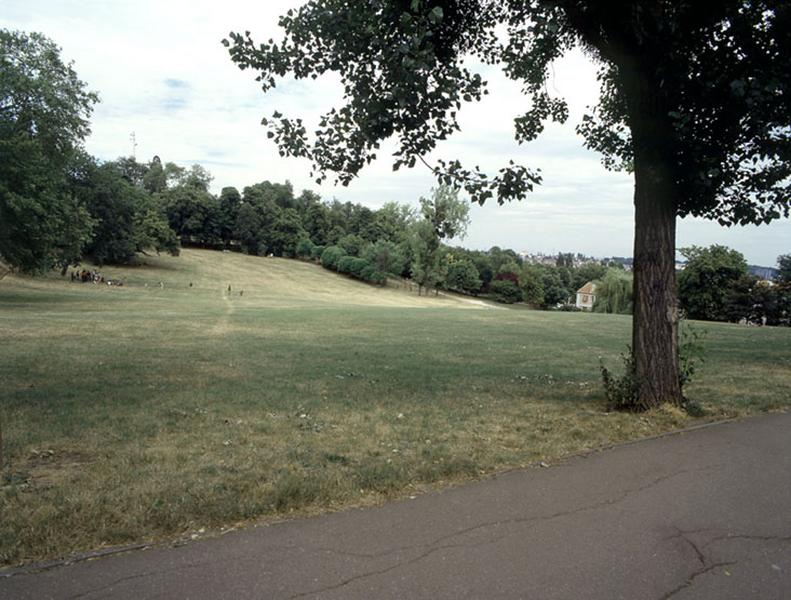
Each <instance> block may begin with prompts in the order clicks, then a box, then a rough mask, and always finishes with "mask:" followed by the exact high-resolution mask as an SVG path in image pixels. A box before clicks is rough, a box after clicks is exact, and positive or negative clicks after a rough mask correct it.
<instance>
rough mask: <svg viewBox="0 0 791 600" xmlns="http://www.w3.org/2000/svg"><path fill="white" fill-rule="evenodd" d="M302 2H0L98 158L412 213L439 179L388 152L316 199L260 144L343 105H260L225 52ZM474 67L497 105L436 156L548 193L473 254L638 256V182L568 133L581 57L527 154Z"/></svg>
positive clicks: (267, 31) (500, 93) (772, 229)
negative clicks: (393, 203) (286, 186)
mask: <svg viewBox="0 0 791 600" xmlns="http://www.w3.org/2000/svg"><path fill="white" fill-rule="evenodd" d="M301 3H302V2H301V1H298V0H294V1H285V0H279V1H273V0H268V1H267V2H256V3H252V2H246V1H241V0H226V1H224V2H221V3H217V2H208V1H206V0H199V1H194V2H186V1H183V0H182V1H171V2H160V1H156V2H155V1H154V0H136V1H134V2H131V1H107V0H80V1H77V0H34V1H31V0H3V1H2V14H1V15H0V26H2V27H8V28H12V29H23V30H27V31H33V30H35V31H41V32H43V33H44V34H46V35H48V36H49V37H51V38H52V39H53V40H55V41H56V43H58V44H59V45H61V46H62V47H63V56H64V57H65V58H66V59H69V60H74V61H75V68H76V70H77V72H78V73H79V75H80V77H81V78H82V79H83V80H85V81H86V82H88V84H89V86H90V88H91V89H94V90H96V91H98V92H99V94H100V96H101V100H102V101H101V103H100V104H99V105H98V106H97V107H96V111H95V113H94V115H93V118H92V123H93V133H92V135H91V136H90V138H89V139H88V141H87V148H88V150H89V151H90V152H91V153H93V154H94V155H96V156H98V157H100V158H102V159H106V160H109V159H113V158H116V157H117V156H120V155H128V154H130V153H131V151H132V146H131V141H130V139H129V135H130V133H131V132H132V131H134V132H135V134H136V139H137V143H138V146H137V155H138V157H139V158H140V159H141V160H145V159H148V158H150V157H151V156H153V155H154V154H157V155H159V156H161V157H162V158H163V160H171V161H174V162H177V163H180V164H187V163H190V162H200V163H202V164H203V165H204V166H206V167H207V168H208V169H209V170H210V171H211V172H212V173H213V175H214V176H215V181H214V184H215V187H216V189H217V190H219V188H221V187H223V186H226V185H235V186H237V187H239V188H242V187H244V186H245V185H249V184H252V183H254V182H257V181H261V180H264V179H271V180H275V181H282V180H284V179H289V180H291V182H292V183H293V184H294V186H295V188H297V189H301V188H305V187H307V188H311V189H317V191H319V192H320V193H321V194H322V196H324V197H325V198H331V197H333V196H336V197H338V198H339V199H342V200H350V201H352V202H360V203H363V204H366V205H369V206H371V207H378V206H381V205H382V204H383V203H384V202H386V201H389V200H398V201H400V202H413V203H414V202H416V201H417V198H418V197H420V196H421V195H426V194H427V193H428V192H429V189H430V188H431V187H432V185H434V181H433V179H432V177H431V175H430V173H429V172H428V171H427V170H426V169H425V168H421V167H420V166H418V167H416V168H415V169H413V170H401V171H399V172H397V173H393V172H392V169H391V160H390V156H389V155H388V152H387V150H388V149H389V150H390V151H392V148H393V146H392V144H388V143H385V144H383V151H382V152H381V153H380V156H381V158H380V159H379V160H377V161H376V162H375V163H374V164H372V165H370V166H369V167H368V168H367V169H366V170H364V171H363V173H362V174H361V176H360V177H359V178H357V179H356V180H355V181H353V182H352V184H351V185H350V186H349V187H347V188H343V187H337V188H336V187H333V186H331V185H323V186H321V188H318V187H317V186H316V185H315V183H314V182H313V181H311V179H310V177H309V171H310V168H309V165H308V164H307V163H306V162H305V161H302V160H295V159H282V158H280V157H279V156H278V153H277V150H276V148H275V147H274V145H273V144H272V143H271V142H270V141H268V140H267V139H266V136H265V130H264V128H263V127H261V125H260V120H261V118H262V117H263V116H269V115H271V113H272V112H273V111H274V110H276V109H279V110H281V111H282V112H284V113H285V114H289V115H294V116H302V117H304V118H305V120H306V123H307V124H309V125H310V124H311V123H315V122H316V120H317V119H318V116H319V115H320V114H321V112H323V111H324V110H326V109H328V108H329V107H331V106H332V105H333V104H337V103H338V101H339V99H340V88H339V86H338V83H337V81H332V80H318V81H315V82H314V81H310V82H304V81H299V82H294V81H285V82H283V84H281V85H279V87H278V88H277V89H276V90H274V91H273V92H271V93H269V94H268V95H266V96H264V95H263V94H262V93H261V91H260V89H259V88H258V85H257V84H256V82H255V81H254V80H253V79H254V74H253V73H251V72H250V71H245V72H242V71H239V70H238V69H237V68H236V66H235V65H233V64H232V63H231V61H230V59H229V57H228V54H227V50H226V49H225V48H224V47H223V46H222V45H221V44H220V40H221V39H222V38H223V37H225V36H226V35H227V34H228V33H229V32H230V31H245V30H248V29H249V30H250V31H251V32H252V33H253V35H254V37H255V38H256V39H259V40H265V39H268V38H270V37H275V38H276V37H278V35H279V33H278V28H277V16H278V15H280V14H283V13H284V12H285V11H286V10H287V9H288V8H290V7H293V6H298V5H299V4H301ZM480 69H481V71H482V73H483V75H484V76H485V78H486V79H488V80H489V82H490V83H489V87H490V91H491V94H490V95H489V96H487V97H486V98H485V99H484V101H482V102H481V103H478V104H473V105H467V106H465V107H463V109H462V112H461V113H460V119H461V125H462V131H461V132H460V133H459V134H457V135H456V136H454V137H453V138H452V139H450V140H447V141H446V142H444V143H443V144H441V145H440V146H439V147H438V149H437V151H436V152H435V153H434V154H433V155H432V157H429V158H430V159H436V158H439V157H442V158H459V159H460V160H461V161H462V163H464V164H466V165H470V166H472V165H476V164H477V165H480V166H481V167H482V168H484V169H487V170H495V169H497V168H500V167H501V166H503V164H504V163H506V162H507V161H508V160H509V159H514V160H515V161H517V162H519V163H522V164H525V165H527V166H530V167H532V168H540V169H541V172H542V176H543V185H541V186H540V187H538V188H536V191H535V192H534V194H533V195H532V196H531V197H530V198H529V199H528V200H525V201H523V202H519V203H513V204H510V205H506V206H502V207H501V206H497V204H496V203H490V204H489V205H487V206H484V207H477V206H474V207H473V209H472V219H473V221H472V226H471V228H470V232H469V235H468V238H467V239H466V240H465V243H466V244H467V245H470V246H474V247H479V248H488V247H490V246H493V245H499V246H503V247H512V248H514V249H517V250H532V251H546V252H549V251H553V250H555V251H558V250H564V251H580V252H585V253H588V254H594V255H608V254H616V255H630V254H631V247H632V218H633V214H632V198H631V196H632V181H631V179H630V177H629V176H628V175H625V174H622V173H608V172H607V171H605V170H604V169H603V168H602V167H601V165H600V162H599V157H598V156H597V155H596V154H595V153H593V152H590V151H587V150H585V149H584V148H582V142H581V140H580V139H579V138H578V137H577V136H576V134H575V133H574V125H575V124H576V123H577V122H578V120H579V117H580V116H581V115H582V114H583V112H584V110H585V107H586V106H587V105H590V104H592V103H594V102H595V100H596V94H597V89H598V88H597V83H596V78H595V68H594V67H593V66H592V65H591V64H590V63H589V62H588V61H587V59H586V58H585V57H584V56H583V55H582V54H581V53H580V52H573V53H571V54H570V55H569V56H567V57H565V58H564V59H562V60H560V61H558V62H557V64H556V65H555V66H554V73H553V76H552V77H551V79H550V81H549V84H548V85H549V89H550V91H551V92H554V93H558V94H562V95H565V96H566V98H567V99H568V100H569V104H570V112H571V118H570V119H569V123H567V124H566V125H563V126H560V125H550V126H549V127H548V128H547V131H545V133H544V134H543V135H542V136H541V137H540V138H539V140H538V141H536V142H534V143H532V144H528V145H525V146H519V145H517V144H516V142H515V141H514V138H513V119H514V117H516V116H518V115H519V114H521V113H523V112H524V111H525V110H526V108H528V106H527V99H526V97H525V96H524V95H522V93H521V90H520V86H519V84H518V83H515V82H513V81H509V80H507V79H506V78H505V77H504V76H503V75H502V74H501V73H500V72H499V71H497V70H496V69H492V68H491V67H485V66H483V67H480ZM789 240H791V223H790V222H789V221H788V220H786V221H783V222H780V223H777V224H773V225H771V226H769V227H762V228H754V227H751V228H747V229H731V230H728V229H723V228H720V227H719V226H717V225H716V224H713V223H708V222H702V221H687V220H683V221H681V222H680V223H679V245H680V246H681V245H689V244H692V243H695V244H709V243H714V242H716V243H723V244H727V245H730V246H732V247H734V248H736V249H738V250H740V251H742V252H743V253H745V255H746V256H747V258H748V260H749V261H750V262H754V263H760V264H773V263H774V259H775V257H776V256H777V255H778V254H780V253H785V252H789V251H791V248H789Z"/></svg>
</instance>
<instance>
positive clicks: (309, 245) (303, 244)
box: [294, 237, 316, 258]
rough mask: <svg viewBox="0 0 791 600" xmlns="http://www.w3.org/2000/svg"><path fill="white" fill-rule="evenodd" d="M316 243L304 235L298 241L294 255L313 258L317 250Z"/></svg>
mask: <svg viewBox="0 0 791 600" xmlns="http://www.w3.org/2000/svg"><path fill="white" fill-rule="evenodd" d="M315 249H316V244H314V243H313V242H311V241H310V238H308V237H303V238H300V240H299V242H297V247H296V249H295V250H294V256H296V257H297V258H311V257H312V256H313V253H314V252H315Z"/></svg>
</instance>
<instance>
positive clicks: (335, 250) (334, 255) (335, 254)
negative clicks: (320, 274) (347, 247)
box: [321, 246, 346, 271]
mask: <svg viewBox="0 0 791 600" xmlns="http://www.w3.org/2000/svg"><path fill="white" fill-rule="evenodd" d="M344 256H346V254H345V253H344V252H343V248H341V247H340V246H327V247H326V248H325V249H324V252H322V253H321V266H322V267H324V268H325V269H331V270H333V271H337V270H338V261H340V259H341V258H343V257H344Z"/></svg>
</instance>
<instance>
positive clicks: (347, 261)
mask: <svg viewBox="0 0 791 600" xmlns="http://www.w3.org/2000/svg"><path fill="white" fill-rule="evenodd" d="M354 260H355V257H354V256H341V257H340V258H339V259H338V263H337V266H336V270H337V271H338V273H344V274H346V275H349V274H351V272H352V264H353V262H354Z"/></svg>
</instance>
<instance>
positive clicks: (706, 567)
mask: <svg viewBox="0 0 791 600" xmlns="http://www.w3.org/2000/svg"><path fill="white" fill-rule="evenodd" d="M674 528H675V529H676V531H677V533H676V534H674V535H672V536H670V537H667V538H664V539H665V540H671V539H682V540H684V541H685V542H686V543H687V544H688V545H689V546H690V547H691V548H692V549H693V550H694V551H695V555H696V557H697V559H698V561H699V562H700V564H701V566H702V567H703V568H702V569H698V570H697V571H695V572H693V573H692V574H691V575H689V576H688V577H687V580H686V581H685V582H684V583H682V584H681V585H679V586H678V587H676V588H674V589H673V590H671V591H669V592H667V593H666V594H665V595H663V596H662V597H661V598H659V600H668V598H671V597H672V596H674V595H676V594H677V593H679V592H680V591H682V590H684V589H686V588H688V587H690V586H691V585H692V584H693V583H694V581H695V579H697V578H698V577H700V576H701V575H704V574H705V573H708V572H709V571H712V570H714V569H716V568H719V567H727V566H731V565H735V564H736V563H737V562H738V561H730V562H717V563H712V564H708V560H707V559H706V554H705V553H704V550H705V549H706V548H708V547H709V546H712V545H714V544H716V543H718V542H723V541H727V540H760V541H772V542H791V536H783V535H752V534H725V535H720V536H717V537H714V538H712V539H710V540H708V541H707V542H706V543H705V544H703V545H702V546H698V544H696V543H695V542H694V541H692V540H691V539H689V537H687V536H689V535H694V534H696V533H704V532H707V531H716V530H713V529H711V528H705V529H691V530H682V529H679V528H678V527H674Z"/></svg>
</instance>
